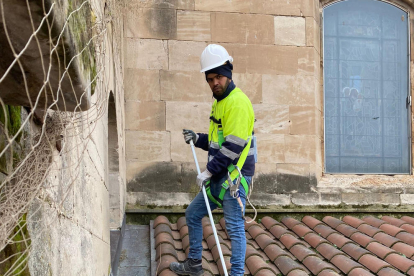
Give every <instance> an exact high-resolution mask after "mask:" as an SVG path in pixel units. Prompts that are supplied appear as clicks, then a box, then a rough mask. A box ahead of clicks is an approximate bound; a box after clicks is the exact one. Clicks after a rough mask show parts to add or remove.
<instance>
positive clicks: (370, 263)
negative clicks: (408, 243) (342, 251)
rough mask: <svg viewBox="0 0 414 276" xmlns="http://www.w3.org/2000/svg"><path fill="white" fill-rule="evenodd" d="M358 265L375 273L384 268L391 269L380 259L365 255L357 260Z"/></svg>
mask: <svg viewBox="0 0 414 276" xmlns="http://www.w3.org/2000/svg"><path fill="white" fill-rule="evenodd" d="M358 262H359V263H361V264H363V265H364V266H365V267H367V268H368V269H369V270H370V271H371V272H373V273H377V272H378V271H380V270H381V269H383V268H385V267H391V265H390V264H389V263H386V262H384V261H383V260H381V259H378V258H377V257H375V256H372V255H371V254H365V255H363V256H362V257H361V258H360V259H359V260H358Z"/></svg>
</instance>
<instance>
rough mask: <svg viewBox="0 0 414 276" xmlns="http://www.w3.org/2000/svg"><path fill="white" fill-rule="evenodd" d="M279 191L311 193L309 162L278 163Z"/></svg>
mask: <svg viewBox="0 0 414 276" xmlns="http://www.w3.org/2000/svg"><path fill="white" fill-rule="evenodd" d="M277 183H278V189H277V192H278V193H309V192H312V191H315V189H314V186H312V185H311V179H310V174H309V164H289V163H285V164H277Z"/></svg>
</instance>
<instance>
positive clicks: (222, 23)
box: [205, 1, 249, 43]
mask: <svg viewBox="0 0 414 276" xmlns="http://www.w3.org/2000/svg"><path fill="white" fill-rule="evenodd" d="M205 2H207V1H205ZM248 18H249V15H247V14H239V13H223V12H218V13H216V12H214V13H211V40H212V41H217V42H229V43H246V29H247V26H246V24H247V19H248Z"/></svg>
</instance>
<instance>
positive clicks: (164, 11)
mask: <svg viewBox="0 0 414 276" xmlns="http://www.w3.org/2000/svg"><path fill="white" fill-rule="evenodd" d="M318 9H319V5H318V2H317V1H313V0H295V1H289V2H285V1H231V2H227V1H225V2H223V1H198V0H196V1H191V0H185V1H130V2H129V3H128V4H127V9H126V19H125V24H124V31H125V53H126V56H125V57H126V58H125V66H126V75H125V100H126V104H125V110H126V125H125V127H126V139H127V155H126V157H127V164H128V165H127V181H128V185H127V190H128V203H129V204H130V205H149V204H155V205H176V204H178V205H182V204H186V203H188V202H189V201H190V199H191V198H192V196H194V193H195V192H196V191H197V189H196V187H195V185H194V179H195V165H194V161H193V158H192V155H191V149H190V147H189V146H187V145H186V144H185V143H184V141H183V138H182V134H181V131H182V129H183V128H189V129H193V130H195V131H198V132H206V131H207V129H208V123H209V120H208V117H209V112H210V108H211V104H212V102H213V99H212V97H211V91H210V89H209V87H208V85H207V83H206V82H205V79H204V74H202V73H200V72H199V70H200V63H199V57H200V55H201V52H202V51H203V49H204V48H205V47H206V46H207V45H208V44H209V43H218V44H221V45H223V46H224V47H225V48H226V49H227V50H228V51H229V53H230V55H231V56H233V58H234V74H233V76H234V77H233V79H234V82H235V83H236V85H237V86H238V87H240V88H241V89H242V90H243V91H244V92H245V93H246V94H247V95H248V96H249V98H250V99H251V101H252V103H253V107H254V110H255V115H256V118H257V122H256V125H255V133H256V135H257V139H258V151H259V157H258V158H259V162H258V164H257V172H256V178H255V193H254V195H255V197H262V196H263V195H265V196H266V198H268V199H269V200H270V202H271V203H272V204H273V203H278V202H280V201H281V200H282V201H283V202H285V199H288V200H289V202H290V199H289V198H290V197H289V194H291V193H294V192H312V191H314V189H315V187H316V184H317V180H318V179H319V178H320V177H321V175H322V158H321V145H322V135H323V132H322V126H321V118H322V113H321V110H322V92H321V84H320V68H319V67H320V62H319V61H320V31H319V21H320V20H319V10H318ZM197 153H198V158H199V160H200V163H201V164H202V166H201V168H203V167H204V166H205V161H206V153H205V152H202V150H198V152H197ZM172 191H174V192H175V193H176V194H175V195H176V197H172V195H171V192H172ZM171 197H172V198H171ZM169 198H171V199H169Z"/></svg>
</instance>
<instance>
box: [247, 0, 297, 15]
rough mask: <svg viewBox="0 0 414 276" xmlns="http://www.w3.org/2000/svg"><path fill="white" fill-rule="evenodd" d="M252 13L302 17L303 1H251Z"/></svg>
mask: <svg viewBox="0 0 414 276" xmlns="http://www.w3.org/2000/svg"><path fill="white" fill-rule="evenodd" d="M251 2H252V5H251V9H250V12H251V13H261V14H273V15H290V16H292V15H293V16H301V15H302V13H301V4H302V0H277V1H269V0H254V1H251Z"/></svg>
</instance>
